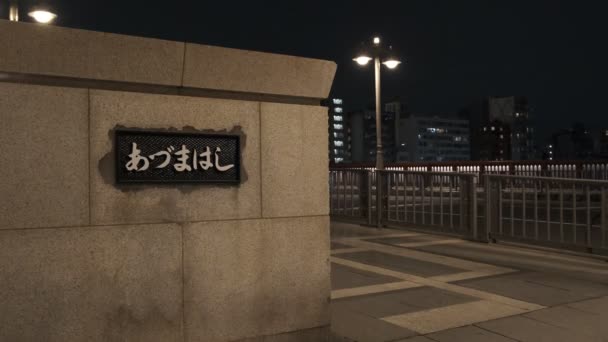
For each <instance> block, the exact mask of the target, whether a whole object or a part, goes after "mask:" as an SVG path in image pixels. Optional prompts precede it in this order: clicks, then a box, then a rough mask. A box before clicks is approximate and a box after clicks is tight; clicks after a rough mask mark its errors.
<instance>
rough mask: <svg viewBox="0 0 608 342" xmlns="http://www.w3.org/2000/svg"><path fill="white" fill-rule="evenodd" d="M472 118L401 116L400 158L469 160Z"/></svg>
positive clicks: (399, 134) (399, 131)
mask: <svg viewBox="0 0 608 342" xmlns="http://www.w3.org/2000/svg"><path fill="white" fill-rule="evenodd" d="M469 136H470V132H469V122H468V120H465V119H460V118H450V117H448V116H442V117H440V116H430V115H420V114H410V115H409V116H407V117H404V118H401V119H400V120H399V127H398V137H399V140H398V144H399V147H398V152H397V156H396V158H397V161H455V160H470V159H471V148H470V143H469Z"/></svg>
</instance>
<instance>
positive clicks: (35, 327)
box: [0, 225, 182, 342]
mask: <svg viewBox="0 0 608 342" xmlns="http://www.w3.org/2000/svg"><path fill="white" fill-rule="evenodd" d="M181 258H182V255H181V232H180V228H179V227H178V226H177V225H149V226H120V227H97V228H91V227H89V228H84V227H83V228H62V229H33V230H10V231H6V230H5V231H0V280H1V281H0V282H1V284H2V291H0V327H2V328H0V341H19V342H21V341H45V342H54V341H57V342H64V341H72V342H73V341H83V342H84V341H86V342H93V341H104V342H105V341H141V342H151V341H159V342H161V341H162V342H167V341H182V336H181V324H182V288H181V281H182V268H181Z"/></svg>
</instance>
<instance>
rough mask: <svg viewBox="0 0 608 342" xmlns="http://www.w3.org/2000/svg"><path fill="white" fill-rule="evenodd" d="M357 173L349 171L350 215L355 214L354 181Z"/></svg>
mask: <svg viewBox="0 0 608 342" xmlns="http://www.w3.org/2000/svg"><path fill="white" fill-rule="evenodd" d="M356 176H357V174H356V173H355V171H351V172H350V216H355V183H356Z"/></svg>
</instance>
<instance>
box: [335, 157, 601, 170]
mask: <svg viewBox="0 0 608 342" xmlns="http://www.w3.org/2000/svg"><path fill="white" fill-rule="evenodd" d="M577 164H578V165H585V164H606V165H608V159H593V160H487V161H486V160H460V161H441V162H440V161H437V162H393V163H385V167H446V166H510V165H522V166H537V165H541V166H543V165H557V166H559V165H577ZM374 166H375V164H374V163H373V162H356V163H330V168H338V169H345V168H354V169H360V168H373V167H374Z"/></svg>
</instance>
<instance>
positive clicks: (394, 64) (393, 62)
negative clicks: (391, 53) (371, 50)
mask: <svg viewBox="0 0 608 342" xmlns="http://www.w3.org/2000/svg"><path fill="white" fill-rule="evenodd" d="M382 64H384V65H386V67H387V68H389V69H395V68H396V67H397V65H399V64H401V62H399V61H397V60H394V59H391V60H388V61H386V62H384V63H382Z"/></svg>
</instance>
